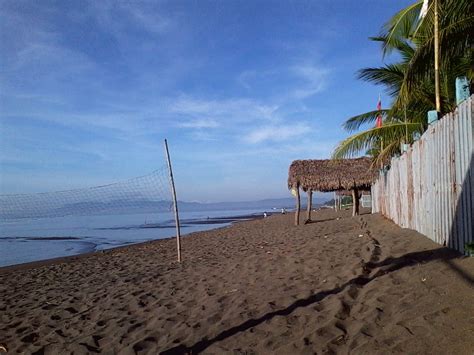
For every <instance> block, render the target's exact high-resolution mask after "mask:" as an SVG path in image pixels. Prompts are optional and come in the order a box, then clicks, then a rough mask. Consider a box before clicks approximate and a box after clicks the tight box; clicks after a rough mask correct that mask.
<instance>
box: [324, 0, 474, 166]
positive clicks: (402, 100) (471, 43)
mask: <svg viewBox="0 0 474 355" xmlns="http://www.w3.org/2000/svg"><path fill="white" fill-rule="evenodd" d="M422 3H423V1H421V0H420V1H417V2H415V3H414V4H412V5H410V6H408V7H407V8H405V9H403V10H401V11H399V12H398V13H397V14H395V15H394V16H393V17H392V18H391V19H390V20H389V21H388V22H387V23H386V24H385V25H384V26H383V27H382V29H381V33H380V34H379V35H378V36H376V37H371V38H370V39H371V40H373V41H376V42H380V43H381V46H382V54H383V57H386V56H388V55H391V54H396V55H397V58H400V59H399V61H398V62H395V63H389V64H384V65H383V66H381V67H377V68H364V69H361V70H360V71H359V72H358V77H359V78H360V79H362V80H364V81H368V82H371V83H374V84H376V85H381V86H382V87H384V89H385V91H386V92H387V94H388V95H389V96H390V97H392V98H393V101H392V103H391V105H390V108H387V109H384V110H382V111H381V112H380V113H381V114H382V117H383V126H382V127H381V128H371V129H366V130H364V131H362V132H357V133H355V134H353V135H352V136H350V137H348V138H346V139H345V140H343V141H342V142H340V144H339V145H338V146H337V147H336V149H335V151H334V153H333V157H334V158H347V157H351V156H357V155H359V154H360V153H365V154H367V155H370V156H372V157H373V158H374V163H376V164H379V163H380V164H382V163H387V162H388V161H389V159H390V157H391V156H393V155H394V154H397V153H400V146H401V144H402V143H412V136H413V133H415V132H418V133H423V132H424V131H425V130H426V128H427V122H426V113H427V111H429V110H433V109H434V107H435V88H434V30H433V28H434V19H435V16H434V10H435V9H434V1H430V5H429V8H428V12H427V14H426V16H425V17H424V18H420V16H419V13H420V9H421V6H422ZM438 4H439V5H438V13H439V22H438V23H439V43H440V51H441V55H440V96H441V113H442V114H444V113H447V112H450V111H453V110H454V109H455V107H456V104H455V87H454V85H455V78H456V77H457V76H463V75H465V76H467V77H468V78H470V79H471V80H473V79H474V74H473V73H474V1H472V0H442V1H438ZM378 114H379V112H378V111H370V112H366V113H363V114H359V115H357V116H354V117H351V118H349V119H348V120H347V121H346V122H345V123H344V124H343V127H344V129H346V130H347V131H348V132H350V133H354V132H356V131H358V130H359V129H360V128H361V127H362V126H363V125H375V121H376V118H377V115H378Z"/></svg>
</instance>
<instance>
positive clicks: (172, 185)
mask: <svg viewBox="0 0 474 355" xmlns="http://www.w3.org/2000/svg"><path fill="white" fill-rule="evenodd" d="M165 152H166V160H167V162H168V172H169V175H170V185H171V192H172V195H173V206H174V219H175V222H176V246H177V249H178V262H179V263H180V262H181V240H180V238H181V231H180V226H179V214H178V203H177V201H176V189H175V186H174V179H173V169H172V168H171V159H170V152H169V150H168V142H167V140H166V139H165Z"/></svg>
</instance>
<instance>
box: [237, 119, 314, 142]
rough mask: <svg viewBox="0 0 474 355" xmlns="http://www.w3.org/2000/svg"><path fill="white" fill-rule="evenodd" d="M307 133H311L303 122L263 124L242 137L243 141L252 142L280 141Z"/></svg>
mask: <svg viewBox="0 0 474 355" xmlns="http://www.w3.org/2000/svg"><path fill="white" fill-rule="evenodd" d="M308 133H311V127H310V126H309V125H307V124H304V123H299V124H296V125H279V126H265V127H259V128H256V129H254V130H252V131H251V132H250V133H248V134H247V135H246V136H245V137H244V141H246V142H248V143H252V144H256V143H261V142H264V141H273V142H281V141H285V140H288V139H291V138H294V137H298V136H302V135H305V134H308Z"/></svg>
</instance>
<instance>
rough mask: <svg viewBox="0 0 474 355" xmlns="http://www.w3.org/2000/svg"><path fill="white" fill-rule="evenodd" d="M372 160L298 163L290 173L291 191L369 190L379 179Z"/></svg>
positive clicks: (295, 163)
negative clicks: (376, 176) (375, 179)
mask: <svg viewBox="0 0 474 355" xmlns="http://www.w3.org/2000/svg"><path fill="white" fill-rule="evenodd" d="M375 175H376V170H375V169H372V160H371V159H370V158H356V159H338V160H331V159H324V160H295V161H293V163H291V165H290V170H289V172H288V188H290V189H291V188H293V187H296V186H299V187H301V188H302V189H303V190H304V191H308V190H311V191H322V192H328V191H338V190H352V189H354V187H357V188H358V189H364V190H369V189H370V186H371V185H372V182H373V180H374V178H375Z"/></svg>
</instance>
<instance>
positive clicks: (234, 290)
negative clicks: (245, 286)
mask: <svg viewBox="0 0 474 355" xmlns="http://www.w3.org/2000/svg"><path fill="white" fill-rule="evenodd" d="M237 291H238V289H236V288H234V289H233V290H230V291H227V293H234V292H237Z"/></svg>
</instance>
